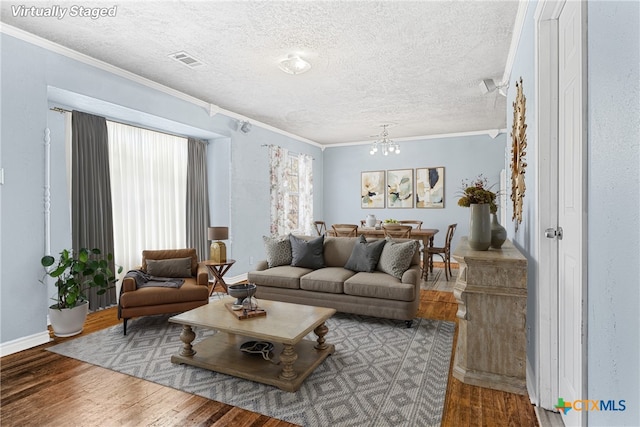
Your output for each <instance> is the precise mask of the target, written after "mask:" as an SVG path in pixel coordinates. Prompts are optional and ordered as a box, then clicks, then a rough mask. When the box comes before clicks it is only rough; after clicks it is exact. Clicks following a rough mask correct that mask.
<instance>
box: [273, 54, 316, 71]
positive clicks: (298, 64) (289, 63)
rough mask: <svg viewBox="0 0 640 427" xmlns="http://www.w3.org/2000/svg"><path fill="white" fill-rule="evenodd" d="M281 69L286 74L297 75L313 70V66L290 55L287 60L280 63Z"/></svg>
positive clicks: (296, 56)
mask: <svg viewBox="0 0 640 427" xmlns="http://www.w3.org/2000/svg"><path fill="white" fill-rule="evenodd" d="M279 67H280V69H281V70H282V71H284V72H285V73H289V74H294V75H295V74H302V73H306V72H307V71H309V70H310V69H311V64H309V63H308V62H307V61H305V60H304V59H302V58H300V57H299V56H298V55H289V56H288V57H287V59H283V60H282V61H280V65H279Z"/></svg>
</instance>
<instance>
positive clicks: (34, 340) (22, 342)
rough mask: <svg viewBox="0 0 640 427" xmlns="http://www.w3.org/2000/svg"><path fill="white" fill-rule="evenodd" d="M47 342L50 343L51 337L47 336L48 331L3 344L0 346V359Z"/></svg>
mask: <svg viewBox="0 0 640 427" xmlns="http://www.w3.org/2000/svg"><path fill="white" fill-rule="evenodd" d="M49 341H51V337H50V336H49V331H48V330H46V331H43V332H39V333H37V334H33V335H29V336H28V337H22V338H18V339H15V340H13V341H8V342H3V343H2V344H0V357H4V356H8V355H10V354H13V353H17V352H19V351H22V350H27V349H30V348H32V347H36V346H39V345H41V344H46V343H48V342H49Z"/></svg>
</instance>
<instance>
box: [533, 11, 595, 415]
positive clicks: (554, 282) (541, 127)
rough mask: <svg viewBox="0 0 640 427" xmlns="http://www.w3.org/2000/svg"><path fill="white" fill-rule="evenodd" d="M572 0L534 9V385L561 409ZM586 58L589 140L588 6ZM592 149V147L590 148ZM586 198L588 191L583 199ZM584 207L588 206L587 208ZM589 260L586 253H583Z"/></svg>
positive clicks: (543, 402)
mask: <svg viewBox="0 0 640 427" xmlns="http://www.w3.org/2000/svg"><path fill="white" fill-rule="evenodd" d="M565 1H566V0H541V1H540V3H538V5H537V8H536V11H535V15H534V31H535V36H534V40H535V47H534V50H535V53H534V55H535V60H534V63H535V83H536V98H537V102H536V117H537V120H536V160H537V162H536V163H537V165H538V171H537V194H536V198H537V200H538V205H537V215H536V230H538V232H539V235H538V236H537V238H536V239H535V241H537V242H538V244H537V245H536V259H537V260H538V263H537V264H536V278H537V283H536V285H537V286H536V287H537V289H538V296H537V301H536V321H537V322H536V323H537V324H536V326H537V327H536V336H535V340H536V349H537V351H536V353H537V354H536V362H537V363H536V365H537V366H536V367H537V375H536V381H535V383H534V387H535V388H536V390H534V392H535V394H536V396H537V400H538V403H537V404H538V406H540V407H542V408H544V409H547V410H551V411H557V409H556V408H555V405H556V404H557V398H558V397H559V396H558V393H559V391H558V390H559V372H558V371H559V369H558V367H559V362H560V361H559V342H558V328H559V306H558V285H559V271H558V242H557V240H556V239H548V238H546V237H545V236H544V230H545V229H546V228H548V227H554V228H555V227H558V225H560V224H558V179H559V177H558V168H559V165H558V153H557V147H558V141H559V140H558V129H559V125H558V119H559V111H558V96H559V93H558V91H559V87H558V69H559V65H558V55H559V49H558V39H559V34H558V18H559V17H560V14H561V12H562V9H563V7H564V5H565ZM582 20H583V26H584V27H583V28H584V29H585V30H583V34H582V48H583V64H582V65H581V73H582V76H583V77H582V78H583V97H582V103H583V105H582V114H583V130H582V136H583V141H587V129H586V126H587V115H586V110H587V109H586V104H587V99H588V98H587V92H586V88H587V84H586V82H587V67H586V51H585V50H586V37H585V34H586V25H587V20H586V8H584V9H583V15H582ZM585 153H586V151H585ZM582 161H583V169H582V178H583V181H582V182H583V185H582V191H583V194H586V192H585V191H586V188H587V185H588V181H587V179H586V173H587V169H586V159H585V158H584V157H583V159H582ZM585 202H586V197H585V198H584V200H583V203H585ZM582 212H584V210H583V211H582ZM582 216H583V219H584V221H583V230H582V242H583V247H582V248H581V250H582V251H583V253H586V252H585V246H584V245H585V242H586V241H587V240H586V215H584V213H583V214H582ZM583 261H585V262H584V264H586V257H583ZM582 268H583V278H582V284H581V286H582V295H583V302H582V325H583V331H582V335H583V340H582V346H581V351H582V362H583V364H582V369H581V370H582V373H583V382H582V390H581V393H582V396H583V397H585V398H586V396H587V392H586V391H587V380H588V378H587V339H586V338H587V331H586V326H587V325H586V321H587V317H586V315H587V313H586V307H587V286H586V284H587V275H586V270H585V269H584V265H583V266H582Z"/></svg>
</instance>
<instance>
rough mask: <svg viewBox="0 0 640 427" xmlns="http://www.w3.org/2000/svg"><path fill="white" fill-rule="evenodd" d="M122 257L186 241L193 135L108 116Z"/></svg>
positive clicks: (127, 262) (128, 259) (135, 259)
mask: <svg viewBox="0 0 640 427" xmlns="http://www.w3.org/2000/svg"><path fill="white" fill-rule="evenodd" d="M107 130H108V132H109V171H110V174H111V193H112V200H113V229H114V244H115V255H116V257H117V259H116V263H118V264H119V265H122V266H123V267H124V268H123V271H124V272H126V271H128V270H129V269H132V268H135V267H136V266H137V265H139V264H140V256H141V254H142V251H143V250H145V249H165V248H183V247H185V245H186V212H185V205H186V197H187V196H186V192H187V190H186V188H187V164H188V160H187V153H188V145H187V139H186V138H181V137H178V136H174V135H168V134H165V133H160V132H154V131H151V130H147V129H141V128H137V127H134V126H128V125H124V124H121V123H115V122H110V121H107Z"/></svg>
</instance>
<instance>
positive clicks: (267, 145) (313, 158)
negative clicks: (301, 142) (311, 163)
mask: <svg viewBox="0 0 640 427" xmlns="http://www.w3.org/2000/svg"><path fill="white" fill-rule="evenodd" d="M272 145H275V144H262V145H260V147H270V146H272ZM276 147H280V146H279V145H276ZM280 148H282V147H280ZM290 153H293V154H304V153H298V152H296V151H290ZM307 156H308V154H307ZM315 159H316V158H315V157H313V156H312V157H311V160H315Z"/></svg>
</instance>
